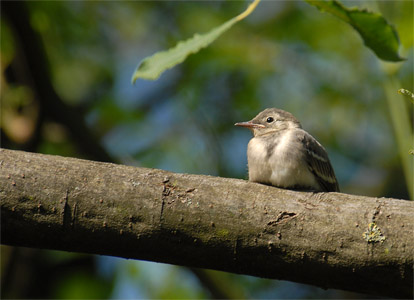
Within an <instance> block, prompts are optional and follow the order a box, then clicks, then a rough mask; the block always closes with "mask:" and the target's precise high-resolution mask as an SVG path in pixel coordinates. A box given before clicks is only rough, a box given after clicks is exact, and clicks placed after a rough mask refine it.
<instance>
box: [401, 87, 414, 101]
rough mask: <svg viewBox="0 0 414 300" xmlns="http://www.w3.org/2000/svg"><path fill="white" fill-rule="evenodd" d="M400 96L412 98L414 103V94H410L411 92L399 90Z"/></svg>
mask: <svg viewBox="0 0 414 300" xmlns="http://www.w3.org/2000/svg"><path fill="white" fill-rule="evenodd" d="M398 94H400V95H404V96H408V97H410V98H411V102H412V103H414V93H413V92H410V91H409V90H406V89H399V90H398Z"/></svg>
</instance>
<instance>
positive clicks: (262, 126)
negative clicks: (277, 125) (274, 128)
mask: <svg viewBox="0 0 414 300" xmlns="http://www.w3.org/2000/svg"><path fill="white" fill-rule="evenodd" d="M234 125H235V126H240V127H247V128H265V127H266V126H264V125H262V124H256V123H253V122H252V121H248V122H240V123H236V124H234Z"/></svg>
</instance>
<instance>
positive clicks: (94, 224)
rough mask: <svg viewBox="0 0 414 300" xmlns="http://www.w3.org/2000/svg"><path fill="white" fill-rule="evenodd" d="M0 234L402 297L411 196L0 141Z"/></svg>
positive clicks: (39, 244)
mask: <svg viewBox="0 0 414 300" xmlns="http://www.w3.org/2000/svg"><path fill="white" fill-rule="evenodd" d="M0 168H1V171H0V200H1V234H2V235H1V243H2V244H8V245H15V246H25V247H34V248H49V249H58V250H65V251H77V252H86V253H94V254H101V255H112V256H119V257H125V258H135V259H143V260H150V261H158V262H165V263H170V264H177V265H185V266H189V267H201V268H210V269H217V270H223V271H228V272H233V273H240V274H249V275H254V276H260V277H267V278H274V279H283V280H291V281H296V282H302V283H308V284H313V285H317V286H320V287H324V288H339V289H344V290H351V291H356V292H365V293H370V294H374V295H381V296H390V297H406V298H408V297H412V295H413V294H412V293H413V272H412V271H413V269H412V267H413V254H414V253H413V252H414V250H413V241H412V233H413V227H414V226H413V215H414V203H413V202H411V201H401V200H396V199H386V198H369V197H363V196H354V195H347V194H339V193H310V192H295V191H290V190H282V189H278V188H274V187H270V186H265V185H261V184H256V183H252V182H247V181H244V180H238V179H229V178H218V177H211V176H202V175H188V174H175V173H170V172H166V171H162V170H155V169H145V168H134V167H128V166H122V165H115V164H108V163H98V162H93V161H85V160H79V159H73V158H63V157H58V156H49V155H41V154H34V153H26V152H20V151H12V150H6V149H0Z"/></svg>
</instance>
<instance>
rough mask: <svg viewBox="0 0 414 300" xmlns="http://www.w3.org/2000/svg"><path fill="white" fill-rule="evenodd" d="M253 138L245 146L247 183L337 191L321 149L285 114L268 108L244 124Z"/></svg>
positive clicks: (329, 165) (336, 184) (337, 188)
mask: <svg viewBox="0 0 414 300" xmlns="http://www.w3.org/2000/svg"><path fill="white" fill-rule="evenodd" d="M234 125H236V126H241V127H247V128H249V129H250V130H251V131H252V133H253V138H252V139H251V140H250V142H249V144H248V146H247V162H248V168H249V180H250V181H254V182H259V183H264V184H270V185H273V186H277V187H281V188H288V189H299V190H311V191H319V192H339V186H338V182H337V180H336V177H335V173H334V170H333V168H332V166H331V163H330V161H329V158H328V154H327V153H326V150H325V148H323V146H322V145H321V144H320V143H319V142H318V141H317V140H316V139H315V138H314V137H313V136H311V135H310V134H309V133H307V132H306V131H305V130H303V129H302V126H301V125H300V123H299V121H298V120H297V119H296V118H295V117H294V116H293V115H292V114H291V113H289V112H287V111H284V110H281V109H277V108H268V109H265V110H264V111H262V112H261V113H259V114H258V115H257V116H256V117H255V118H254V119H252V120H251V121H248V122H241V123H236V124H234Z"/></svg>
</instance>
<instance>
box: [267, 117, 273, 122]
mask: <svg viewBox="0 0 414 300" xmlns="http://www.w3.org/2000/svg"><path fill="white" fill-rule="evenodd" d="M273 121H274V119H273V117H268V118H267V119H266V122H267V123H272V122H273Z"/></svg>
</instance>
